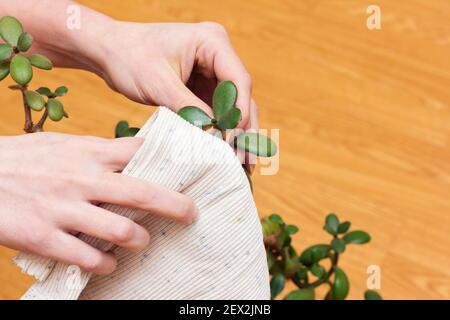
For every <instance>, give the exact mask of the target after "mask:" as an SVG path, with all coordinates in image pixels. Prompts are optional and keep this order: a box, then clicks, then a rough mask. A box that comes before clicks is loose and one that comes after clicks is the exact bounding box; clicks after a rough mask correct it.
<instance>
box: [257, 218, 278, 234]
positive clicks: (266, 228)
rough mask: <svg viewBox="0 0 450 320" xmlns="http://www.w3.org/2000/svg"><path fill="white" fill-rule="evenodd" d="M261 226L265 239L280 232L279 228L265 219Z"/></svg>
mask: <svg viewBox="0 0 450 320" xmlns="http://www.w3.org/2000/svg"><path fill="white" fill-rule="evenodd" d="M261 225H262V229H263V235H264V236H265V237H268V236H271V235H273V234H275V233H277V232H278V231H280V226H279V225H278V224H277V223H275V222H273V221H270V220H269V219H267V218H264V219H262V220H261Z"/></svg>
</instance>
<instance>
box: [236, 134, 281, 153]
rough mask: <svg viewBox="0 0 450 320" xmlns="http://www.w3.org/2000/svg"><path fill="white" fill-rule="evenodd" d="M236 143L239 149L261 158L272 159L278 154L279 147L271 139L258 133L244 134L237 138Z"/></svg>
mask: <svg viewBox="0 0 450 320" xmlns="http://www.w3.org/2000/svg"><path fill="white" fill-rule="evenodd" d="M234 143H235V146H236V147H238V148H239V149H241V150H245V151H247V152H251V153H253V154H256V155H257V156H260V157H272V156H274V155H275V154H276V153H277V145H276V144H275V143H274V142H273V141H272V140H271V139H270V138H268V137H266V136H264V135H262V134H259V133H256V132H246V133H242V134H240V135H239V136H237V137H236V138H235V141H234Z"/></svg>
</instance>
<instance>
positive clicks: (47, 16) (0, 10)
mask: <svg viewBox="0 0 450 320" xmlns="http://www.w3.org/2000/svg"><path fill="white" fill-rule="evenodd" d="M72 5H76V6H77V7H78V8H79V15H78V14H75V15H77V16H78V17H79V24H78V25H77V24H75V25H70V22H74V21H75V22H76V20H73V19H72V18H73V17H74V16H72V14H73V12H72V11H69V12H68V8H70V6H72ZM5 15H11V16H14V17H16V18H18V19H19V20H20V21H21V22H22V24H23V26H24V29H25V31H27V32H29V33H30V34H31V35H32V36H33V38H34V42H33V47H32V50H31V51H32V52H39V53H42V54H45V55H47V56H48V57H49V58H50V59H51V60H52V61H53V63H54V65H55V66H57V67H69V68H82V69H86V70H89V71H93V72H96V73H101V71H100V70H101V69H102V66H101V65H100V64H101V63H102V60H103V59H102V55H103V54H104V52H103V48H102V47H101V43H100V41H98V39H99V38H102V37H103V36H104V35H106V33H107V32H108V26H109V25H110V24H111V22H112V21H113V20H112V19H111V18H109V17H108V16H105V15H103V14H101V13H98V12H96V11H94V10H91V9H89V8H87V7H84V6H82V5H79V4H77V3H75V2H73V1H70V0H21V1H16V0H0V17H1V16H5ZM70 19H72V20H70ZM75 19H77V17H75ZM68 22H69V23H68ZM78 26H79V27H78Z"/></svg>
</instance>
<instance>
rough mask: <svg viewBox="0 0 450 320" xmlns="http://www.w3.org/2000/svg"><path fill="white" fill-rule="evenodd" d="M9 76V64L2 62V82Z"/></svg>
mask: <svg viewBox="0 0 450 320" xmlns="http://www.w3.org/2000/svg"><path fill="white" fill-rule="evenodd" d="M8 74H9V62H8V61H0V81H2V80H3V79H5V78H6V77H7V76H8Z"/></svg>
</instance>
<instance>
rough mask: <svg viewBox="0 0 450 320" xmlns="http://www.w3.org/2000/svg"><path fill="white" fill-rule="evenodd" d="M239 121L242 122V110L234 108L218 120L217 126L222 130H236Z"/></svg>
mask: <svg viewBox="0 0 450 320" xmlns="http://www.w3.org/2000/svg"><path fill="white" fill-rule="evenodd" d="M239 121H241V110H240V109H238V108H234V107H233V108H231V109H229V110H228V111H226V112H224V113H223V114H222V116H221V117H220V118H219V119H218V120H217V126H218V127H219V128H220V129H222V130H226V129H234V128H236V127H237V125H238V124H239Z"/></svg>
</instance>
